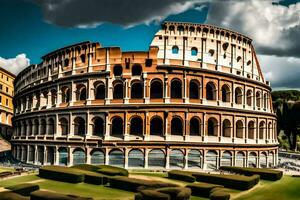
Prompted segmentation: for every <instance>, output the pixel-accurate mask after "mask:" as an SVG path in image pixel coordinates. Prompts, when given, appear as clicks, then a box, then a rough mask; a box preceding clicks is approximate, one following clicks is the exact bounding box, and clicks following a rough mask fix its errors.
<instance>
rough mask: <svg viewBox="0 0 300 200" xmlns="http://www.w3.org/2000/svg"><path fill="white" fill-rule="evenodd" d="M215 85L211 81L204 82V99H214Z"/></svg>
mask: <svg viewBox="0 0 300 200" xmlns="http://www.w3.org/2000/svg"><path fill="white" fill-rule="evenodd" d="M216 97H217V95H216V86H215V84H213V83H212V82H208V83H207V84H206V99H207V100H210V101H215V100H216Z"/></svg>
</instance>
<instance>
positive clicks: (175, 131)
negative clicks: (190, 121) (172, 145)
mask: <svg viewBox="0 0 300 200" xmlns="http://www.w3.org/2000/svg"><path fill="white" fill-rule="evenodd" d="M171 135H183V125H182V119H181V118H179V117H173V119H172V121H171Z"/></svg>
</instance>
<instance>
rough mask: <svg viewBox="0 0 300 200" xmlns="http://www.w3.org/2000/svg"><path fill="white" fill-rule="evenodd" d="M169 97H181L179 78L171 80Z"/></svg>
mask: <svg viewBox="0 0 300 200" xmlns="http://www.w3.org/2000/svg"><path fill="white" fill-rule="evenodd" d="M171 98H176V99H181V98H182V84H181V81H180V80H177V79H175V80H172V81H171Z"/></svg>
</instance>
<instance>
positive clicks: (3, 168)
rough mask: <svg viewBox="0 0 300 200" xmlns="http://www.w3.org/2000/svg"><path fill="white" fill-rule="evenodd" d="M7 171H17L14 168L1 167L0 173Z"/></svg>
mask: <svg viewBox="0 0 300 200" xmlns="http://www.w3.org/2000/svg"><path fill="white" fill-rule="evenodd" d="M7 171H10V172H12V171H15V170H14V169H13V168H8V167H0V173H1V172H7Z"/></svg>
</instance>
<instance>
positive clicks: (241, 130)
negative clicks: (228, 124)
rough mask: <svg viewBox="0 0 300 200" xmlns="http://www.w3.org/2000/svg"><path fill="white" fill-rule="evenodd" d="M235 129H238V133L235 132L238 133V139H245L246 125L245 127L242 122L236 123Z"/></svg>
mask: <svg viewBox="0 0 300 200" xmlns="http://www.w3.org/2000/svg"><path fill="white" fill-rule="evenodd" d="M235 128H236V131H235V132H236V137H237V138H243V136H244V125H243V122H242V120H238V121H236V125H235Z"/></svg>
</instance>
